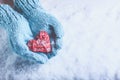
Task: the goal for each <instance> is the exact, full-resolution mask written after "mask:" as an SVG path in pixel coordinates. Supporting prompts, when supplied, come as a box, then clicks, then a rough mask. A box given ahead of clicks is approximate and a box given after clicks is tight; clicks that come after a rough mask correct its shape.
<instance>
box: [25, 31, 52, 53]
mask: <svg viewBox="0 0 120 80" xmlns="http://www.w3.org/2000/svg"><path fill="white" fill-rule="evenodd" d="M27 46H28V47H29V49H30V50H31V51H33V52H44V53H48V52H51V44H50V38H49V35H48V33H47V32H45V31H40V32H39V34H38V35H37V36H36V37H35V39H32V40H30V41H28V43H27Z"/></svg>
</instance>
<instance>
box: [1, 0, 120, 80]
mask: <svg viewBox="0 0 120 80" xmlns="http://www.w3.org/2000/svg"><path fill="white" fill-rule="evenodd" d="M5 3H6V2H5ZM11 4H12V3H11ZM41 4H42V6H43V7H44V8H45V9H46V10H47V11H48V12H50V13H51V14H53V15H54V16H56V17H57V19H58V20H59V21H60V22H61V23H62V25H63V28H64V31H65V36H64V45H63V48H62V50H60V52H59V55H57V56H56V57H54V58H52V59H51V60H50V61H49V62H48V63H46V64H44V65H40V64H31V63H29V61H25V60H24V59H21V58H20V57H19V56H17V55H16V54H14V53H13V52H12V51H11V50H10V48H9V46H8V45H7V44H8V41H7V33H6V32H5V30H3V29H0V80H120V63H119V62H120V0H41Z"/></svg>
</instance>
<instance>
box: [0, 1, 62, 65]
mask: <svg viewBox="0 0 120 80" xmlns="http://www.w3.org/2000/svg"><path fill="white" fill-rule="evenodd" d="M14 6H15V10H16V11H15V10H13V9H12V8H11V7H10V6H8V5H4V4H2V5H0V26H2V27H3V28H5V29H6V30H7V32H8V35H9V41H10V45H11V47H12V49H13V51H15V52H16V53H17V54H18V55H20V56H22V57H24V58H26V59H29V60H33V61H35V62H38V63H45V62H47V61H48V59H50V58H51V57H53V56H55V55H56V54H57V51H58V50H59V49H61V47H62V37H63V29H62V26H61V24H60V23H59V22H58V20H57V19H56V18H55V17H53V16H52V15H50V14H49V13H47V12H46V11H45V10H44V9H43V8H42V7H41V5H40V4H39V0H14ZM43 33H44V35H43ZM38 36H39V37H38ZM32 41H33V42H32ZM33 43H34V44H33ZM36 45H37V46H36ZM40 48H42V49H40ZM35 49H37V50H36V51H35Z"/></svg>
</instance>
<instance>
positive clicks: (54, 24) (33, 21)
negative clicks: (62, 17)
mask: <svg viewBox="0 0 120 80" xmlns="http://www.w3.org/2000/svg"><path fill="white" fill-rule="evenodd" d="M14 5H15V9H16V10H17V11H18V12H20V13H21V14H22V15H23V16H24V17H25V18H26V19H27V20H28V22H29V24H30V28H31V31H32V33H33V35H34V36H36V35H37V34H38V33H39V32H40V31H46V32H47V33H48V34H49V36H50V41H51V44H52V52H50V53H49V54H47V56H48V58H51V57H52V56H55V55H56V54H57V51H58V50H59V49H61V47H62V37H63V28H62V25H61V24H60V23H59V21H58V20H57V19H56V18H55V17H53V16H52V15H51V14H49V13H47V12H46V11H45V10H44V9H43V8H42V7H41V5H40V3H39V0H14Z"/></svg>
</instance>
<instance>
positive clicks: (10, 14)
mask: <svg viewBox="0 0 120 80" xmlns="http://www.w3.org/2000/svg"><path fill="white" fill-rule="evenodd" d="M0 27H2V28H4V29H5V30H6V31H7V33H8V36H9V38H8V39H9V42H10V44H9V45H11V48H12V49H13V51H14V52H15V53H17V54H18V55H20V56H22V57H24V58H26V59H29V60H33V61H35V62H38V63H45V62H47V60H48V57H47V56H46V55H45V54H43V53H35V52H32V51H30V50H29V49H28V46H27V45H26V44H27V42H28V41H29V40H30V39H33V34H32V32H31V30H30V27H29V24H28V22H27V20H26V19H25V18H24V17H23V16H22V15H20V14H19V13H17V12H15V11H14V10H13V9H12V8H11V7H10V6H8V5H3V4H2V5H0Z"/></svg>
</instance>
